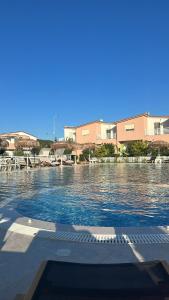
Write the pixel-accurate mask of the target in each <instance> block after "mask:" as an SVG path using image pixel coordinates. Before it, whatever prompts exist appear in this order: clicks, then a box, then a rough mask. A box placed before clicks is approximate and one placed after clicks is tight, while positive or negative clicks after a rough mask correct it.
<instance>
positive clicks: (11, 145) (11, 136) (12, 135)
mask: <svg viewBox="0 0 169 300" xmlns="http://www.w3.org/2000/svg"><path fill="white" fill-rule="evenodd" d="M0 139H2V140H6V141H7V142H8V147H7V148H6V153H7V154H9V155H11V154H12V153H13V151H15V149H16V147H15V142H16V141H17V140H18V139H30V140H34V141H37V137H35V136H34V135H32V134H29V133H26V132H24V131H16V132H9V133H2V134H0Z"/></svg>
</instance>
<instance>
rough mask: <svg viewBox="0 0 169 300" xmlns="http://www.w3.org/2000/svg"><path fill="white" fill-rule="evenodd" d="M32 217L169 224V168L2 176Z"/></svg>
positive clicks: (2, 194) (4, 194) (7, 192)
mask: <svg viewBox="0 0 169 300" xmlns="http://www.w3.org/2000/svg"><path fill="white" fill-rule="evenodd" d="M9 199H11V200H13V203H14V204H17V210H18V211H19V212H20V213H21V214H23V215H25V216H28V217H32V218H38V219H42V220H47V221H53V222H60V223H66V224H69V223H70V224H81V225H93V226H97V225H98V226H149V225H151V226H155V225H168V224H169V221H168V216H169V206H168V204H169V165H167V164H164V165H160V166H156V165H148V164H147V165H146V164H117V165H116V164H103V165H93V166H79V165H77V166H75V167H58V168H56V169H42V170H33V171H32V170H31V171H30V172H24V171H22V172H16V173H11V174H9V175H5V174H1V177H0V205H1V206H2V205H4V204H5V203H6V202H7V201H9Z"/></svg>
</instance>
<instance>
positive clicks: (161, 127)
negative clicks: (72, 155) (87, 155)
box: [64, 113, 169, 146]
mask: <svg viewBox="0 0 169 300" xmlns="http://www.w3.org/2000/svg"><path fill="white" fill-rule="evenodd" d="M64 138H65V141H67V140H72V141H73V142H76V143H78V144H85V143H95V144H103V143H112V144H114V145H116V146H120V144H126V143H128V142H130V141H139V140H144V141H150V142H151V141H158V140H163V141H166V142H169V116H151V115H150V114H149V113H144V114H140V115H136V116H133V117H129V118H125V119H122V120H119V121H114V122H110V123H107V122H103V121H102V120H97V121H93V122H90V123H86V124H83V125H80V126H76V127H70V126H65V127H64Z"/></svg>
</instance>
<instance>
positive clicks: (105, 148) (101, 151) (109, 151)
mask: <svg viewBox="0 0 169 300" xmlns="http://www.w3.org/2000/svg"><path fill="white" fill-rule="evenodd" d="M114 155H115V148H114V145H113V144H103V145H101V146H100V147H98V148H97V149H96V150H95V156H96V157H111V156H114Z"/></svg>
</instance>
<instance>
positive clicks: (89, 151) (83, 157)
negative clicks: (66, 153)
mask: <svg viewBox="0 0 169 300" xmlns="http://www.w3.org/2000/svg"><path fill="white" fill-rule="evenodd" d="M89 156H90V157H91V158H92V157H93V156H94V151H93V149H90V148H86V149H84V150H83V151H82V154H80V157H79V160H80V161H84V160H89Z"/></svg>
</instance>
